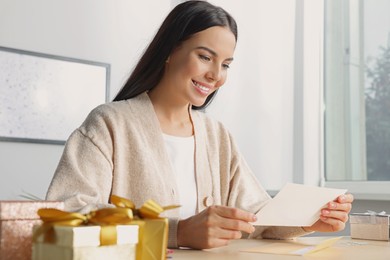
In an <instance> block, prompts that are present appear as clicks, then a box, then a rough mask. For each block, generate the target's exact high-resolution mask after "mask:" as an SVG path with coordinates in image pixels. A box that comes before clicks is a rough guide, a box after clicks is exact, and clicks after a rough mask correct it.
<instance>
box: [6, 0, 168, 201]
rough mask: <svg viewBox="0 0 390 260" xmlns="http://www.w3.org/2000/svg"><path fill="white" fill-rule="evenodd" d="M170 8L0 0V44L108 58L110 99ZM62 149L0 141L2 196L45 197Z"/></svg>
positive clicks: (164, 1) (103, 0)
mask: <svg viewBox="0 0 390 260" xmlns="http://www.w3.org/2000/svg"><path fill="white" fill-rule="evenodd" d="M170 9H171V1H170V0H159V1H154V0H143V1H127V0H115V1H109V0H83V1H78V0H67V1H62V0H34V1H24V0H0V46H3V47H10V48H15V49H22V50H28V51H34V52H40V53H46V54H53V55H59V56H65V57H72V58H78V59H84V60H91V61H98V62H105V63H109V64H111V86H110V87H111V90H110V93H111V98H113V96H114V95H115V94H116V92H117V91H118V90H119V88H120V86H121V85H122V83H123V81H124V80H125V79H126V77H127V75H128V73H129V71H130V70H131V67H132V66H133V63H134V61H135V60H136V59H137V57H138V56H139V55H140V53H141V52H142V51H143V48H144V47H145V45H146V43H147V42H149V40H150V38H151V37H152V36H153V35H154V33H155V31H156V30H157V28H158V26H159V25H160V23H161V21H162V19H163V18H164V17H165V16H166V14H167V13H168V12H169V11H170ZM0 87H1V86H0ZM62 150H63V146H61V145H45V144H31V143H13V142H0V176H1V177H0V199H3V200H4V199H19V195H20V194H22V193H23V191H26V192H29V193H33V194H34V195H37V196H39V197H41V198H44V196H45V193H46V189H47V187H48V185H49V183H50V180H51V178H52V175H53V173H54V170H55V168H56V166H57V163H58V161H59V158H60V156H61V154H62Z"/></svg>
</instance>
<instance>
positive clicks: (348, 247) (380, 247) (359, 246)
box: [170, 237, 390, 260]
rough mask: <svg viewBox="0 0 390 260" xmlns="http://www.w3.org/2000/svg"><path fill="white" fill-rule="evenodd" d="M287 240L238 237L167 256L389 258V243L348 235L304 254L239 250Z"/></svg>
mask: <svg viewBox="0 0 390 260" xmlns="http://www.w3.org/2000/svg"><path fill="white" fill-rule="evenodd" d="M329 238H331V237H301V238H297V239H295V240H292V241H289V243H305V244H318V243H320V242H321V241H323V240H325V239H329ZM275 242H277V243H280V242H283V243H286V241H279V240H252V239H240V240H235V241H232V242H230V244H229V245H228V246H224V247H220V248H214V249H208V250H190V249H177V250H174V252H173V254H171V255H170V256H171V257H172V259H173V260H180V259H201V260H209V259H213V260H218V259H221V260H222V259H223V260H230V259H238V260H239V259H245V260H251V259H257V260H258V259H262V260H267V259H276V260H279V259H290V260H291V259H330V260H344V259H345V260H356V259H364V260H367V259H368V260H382V259H386V260H390V242H387V241H372V240H357V239H351V238H350V237H343V238H341V239H340V240H338V241H337V242H336V243H335V244H333V245H332V246H331V247H329V248H325V249H323V250H321V251H318V252H314V253H311V254H306V255H304V256H293V255H277V254H265V253H247V252H240V250H243V249H247V248H252V247H259V246H264V245H268V244H270V243H275Z"/></svg>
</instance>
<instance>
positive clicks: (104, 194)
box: [46, 129, 112, 213]
mask: <svg viewBox="0 0 390 260" xmlns="http://www.w3.org/2000/svg"><path fill="white" fill-rule="evenodd" d="M111 187H112V163H111V162H110V160H109V158H108V157H107V156H106V155H105V154H104V153H103V152H102V151H101V149H99V147H98V146H97V145H96V144H95V143H94V142H93V141H92V140H91V138H89V137H88V136H86V135H85V133H83V132H82V131H81V130H80V129H77V130H75V131H74V132H73V133H72V135H71V136H70V137H69V139H68V141H67V143H66V146H65V149H64V152H63V154H62V157H61V160H60V162H59V164H58V167H57V169H56V172H55V174H54V177H53V179H52V182H51V184H50V186H49V189H48V192H47V195H46V199H47V200H59V201H64V203H65V210H68V211H78V212H81V213H87V212H89V211H91V210H95V209H98V208H102V207H112V206H110V205H109V196H110V192H111Z"/></svg>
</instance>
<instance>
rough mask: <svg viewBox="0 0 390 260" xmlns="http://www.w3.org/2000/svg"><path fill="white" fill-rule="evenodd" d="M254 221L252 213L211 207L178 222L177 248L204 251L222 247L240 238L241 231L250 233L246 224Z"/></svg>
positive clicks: (250, 226)
mask: <svg viewBox="0 0 390 260" xmlns="http://www.w3.org/2000/svg"><path fill="white" fill-rule="evenodd" d="M254 221H256V217H255V215H254V214H253V213H250V212H247V211H243V210H240V209H237V208H230V207H224V206H211V207H208V208H206V209H205V210H204V211H202V212H200V213H199V214H197V215H195V216H192V217H190V218H188V219H185V220H181V221H179V224H178V227H177V229H178V230H177V241H178V246H183V247H191V248H195V249H206V248H213V247H219V246H224V245H227V244H228V243H229V241H230V240H232V239H239V238H241V231H244V232H247V233H252V232H253V231H254V230H255V228H254V227H253V226H252V225H251V224H250V223H248V222H254Z"/></svg>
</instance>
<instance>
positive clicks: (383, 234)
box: [350, 212, 390, 241]
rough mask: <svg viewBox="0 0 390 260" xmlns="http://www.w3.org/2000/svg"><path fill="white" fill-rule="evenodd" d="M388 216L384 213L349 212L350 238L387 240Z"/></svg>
mask: <svg viewBox="0 0 390 260" xmlns="http://www.w3.org/2000/svg"><path fill="white" fill-rule="evenodd" d="M389 218H390V215H387V214H385V213H375V212H370V213H352V214H350V225H351V238H356V239H368V240H384V241H389V233H390V230H389V223H390V220H389Z"/></svg>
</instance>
